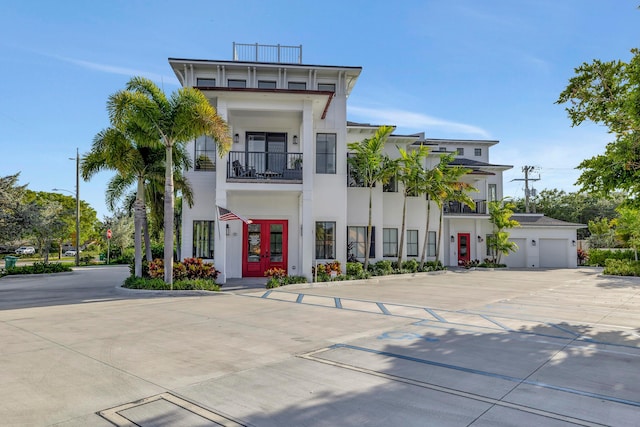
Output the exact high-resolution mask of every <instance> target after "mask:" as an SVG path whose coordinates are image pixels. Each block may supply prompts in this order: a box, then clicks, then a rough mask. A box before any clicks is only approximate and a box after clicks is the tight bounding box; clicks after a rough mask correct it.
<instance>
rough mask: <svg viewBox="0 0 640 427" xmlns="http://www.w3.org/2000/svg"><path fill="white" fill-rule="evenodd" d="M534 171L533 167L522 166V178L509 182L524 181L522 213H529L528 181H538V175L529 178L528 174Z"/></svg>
mask: <svg viewBox="0 0 640 427" xmlns="http://www.w3.org/2000/svg"><path fill="white" fill-rule="evenodd" d="M535 169H536V167H535V166H523V167H522V172H523V173H524V179H523V178H517V179H512V180H511V181H524V212H525V213H529V212H530V211H529V196H530V194H531V192H530V191H529V181H540V175H538V177H537V178H531V177H530V176H529V174H530V173H532V172H534V171H535Z"/></svg>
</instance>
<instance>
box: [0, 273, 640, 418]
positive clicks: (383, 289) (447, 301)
mask: <svg viewBox="0 0 640 427" xmlns="http://www.w3.org/2000/svg"><path fill="white" fill-rule="evenodd" d="M127 274H128V271H127V270H126V269H122V268H120V269H118V268H109V269H107V268H102V269H98V268H90V269H80V270H77V271H74V273H72V274H65V275H55V276H53V275H52V276H46V277H31V278H3V279H0V300H1V304H2V306H1V307H2V310H0V343H1V345H0V382H1V387H0V420H1V422H0V423H1V424H2V425H12V426H13V425H17V426H22V425H25V426H26V425H28V426H32V425H36V426H38V425H56V426H86V425H91V426H98V427H100V426H113V425H118V426H120V425H122V426H124V425H128V426H131V425H141V426H169V425H170V426H174V425H184V426H219V425H225V426H474V427H477V426H492V427H493V426H576V425H580V426H603V425H606V426H638V425H640V421H639V420H640V382H639V381H638V378H640V327H639V325H640V281H639V280H637V279H632V278H631V279H626V278H608V277H603V276H601V275H599V271H598V270H593V269H576V270H546V271H545V270H535V271H515V270H507V271H480V270H478V271H468V272H467V271H457V272H447V273H444V274H420V275H416V276H396V277H392V278H388V279H385V280H379V281H369V282H359V283H344V282H342V283H336V284H332V285H313V286H309V285H307V286H299V285H295V286H291V287H286V288H280V289H276V290H272V291H267V290H265V289H256V288H254V289H247V290H243V291H233V292H224V293H217V294H207V295H203V294H195V295H194V294H191V295H188V294H184V293H181V294H171V295H170V296H167V295H166V293H139V292H132V291H125V290H121V289H118V288H117V287H116V285H117V284H118V283H121V282H122V280H123V279H124V277H125V276H126V275H127Z"/></svg>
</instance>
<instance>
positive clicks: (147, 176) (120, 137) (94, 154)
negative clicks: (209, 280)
mask: <svg viewBox="0 0 640 427" xmlns="http://www.w3.org/2000/svg"><path fill="white" fill-rule="evenodd" d="M163 163H164V159H163V153H162V149H161V148H157V147H156V148H153V147H148V146H143V145H140V144H139V143H137V142H136V141H134V140H132V139H130V138H128V137H127V135H126V134H125V133H123V132H121V131H120V130H118V129H115V128H113V127H110V128H107V129H104V130H102V131H100V132H99V133H98V134H97V135H96V136H95V137H94V139H93V144H92V146H91V151H90V152H89V153H88V154H86V155H85V157H84V158H83V159H82V166H81V172H82V177H83V178H84V179H85V180H88V179H90V178H91V177H92V176H93V175H95V174H96V173H98V172H100V171H102V170H113V171H116V172H117V174H116V175H115V176H114V177H113V178H111V180H110V181H109V183H108V185H107V193H106V199H107V205H108V206H109V209H110V210H112V211H113V210H115V203H116V201H118V200H119V199H120V198H121V197H122V196H123V194H124V192H125V191H126V190H127V189H128V188H130V187H131V186H132V185H133V184H134V183H135V184H136V192H135V200H134V203H133V208H134V247H135V257H134V274H135V276H136V277H141V276H142V231H143V229H144V228H145V224H146V222H147V211H146V205H145V182H146V181H149V180H157V179H161V177H162V175H163V173H164V170H163V169H164V165H163ZM145 246H146V248H147V261H150V257H151V244H150V238H149V233H148V232H147V233H145Z"/></svg>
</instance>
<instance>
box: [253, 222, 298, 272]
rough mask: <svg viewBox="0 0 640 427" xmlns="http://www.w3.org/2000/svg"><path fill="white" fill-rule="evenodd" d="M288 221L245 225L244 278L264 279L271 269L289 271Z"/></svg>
mask: <svg viewBox="0 0 640 427" xmlns="http://www.w3.org/2000/svg"><path fill="white" fill-rule="evenodd" d="M287 231H288V230H287V221H286V220H261V219H260V220H254V221H253V223H252V224H244V226H243V233H242V234H243V238H244V245H243V249H242V257H243V261H242V276H243V277H264V272H265V271H267V270H269V269H270V268H282V269H283V270H285V271H287Z"/></svg>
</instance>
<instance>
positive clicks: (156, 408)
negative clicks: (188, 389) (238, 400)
mask: <svg viewBox="0 0 640 427" xmlns="http://www.w3.org/2000/svg"><path fill="white" fill-rule="evenodd" d="M98 415H100V416H101V417H102V418H104V419H105V420H107V421H109V422H111V423H113V424H114V425H116V426H118V427H135V426H138V427H146V426H158V425H167V426H168V425H170V426H190V427H191V426H193V427H210V426H224V427H247V426H246V425H245V424H241V423H239V422H238V421H235V420H233V419H231V418H229V417H228V416H226V415H222V414H219V413H216V412H212V411H210V410H208V409H205V408H203V407H202V406H198V405H196V404H194V403H191V402H189V401H186V400H184V399H181V398H179V397H177V396H174V395H173V394H171V393H162V394H158V395H156V396H151V397H147V398H145V399H141V400H138V401H136V402H131V403H126V404H124V405H120V406H117V407H115V408H111V409H105V410H104V411H100V412H98Z"/></svg>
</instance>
